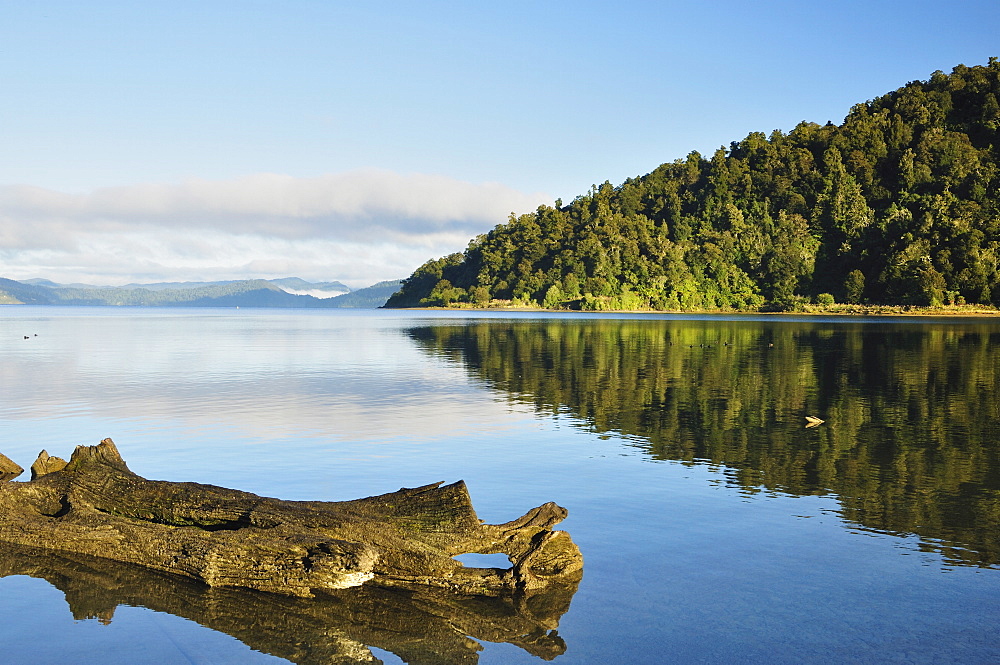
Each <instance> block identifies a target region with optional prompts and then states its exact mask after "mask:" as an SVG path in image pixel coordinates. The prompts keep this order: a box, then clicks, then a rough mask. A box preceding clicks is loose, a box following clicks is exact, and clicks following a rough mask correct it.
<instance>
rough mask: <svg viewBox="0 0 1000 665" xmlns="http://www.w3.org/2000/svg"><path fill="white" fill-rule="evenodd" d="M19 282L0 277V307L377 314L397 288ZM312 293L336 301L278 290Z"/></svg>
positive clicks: (295, 283) (274, 283)
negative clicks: (278, 309)
mask: <svg viewBox="0 0 1000 665" xmlns="http://www.w3.org/2000/svg"><path fill="white" fill-rule="evenodd" d="M32 281H33V282H34V283H27V282H17V281H14V280H10V279H2V278H0V304H19V303H23V304H29V305H84V306H86V305H96V306H144V307H295V308H335V307H336V308H344V307H351V308H370V309H375V308H377V307H380V306H381V305H382V304H383V303H385V301H386V299H387V298H388V297H389V296H390V295H392V293H393V292H394V291H395V290H396V289H397V288H398V287H399V282H398V281H396V282H381V283H379V284H375V285H373V286H370V287H367V288H365V289H359V290H358V291H353V292H350V293H343V291H346V290H348V288H347V287H346V286H344V285H343V284H340V283H339V282H324V283H321V284H310V283H308V282H303V281H302V280H297V279H295V278H289V279H287V280H261V279H258V280H243V281H233V282H214V283H213V282H205V283H176V284H165V283H164V284H150V285H128V286H124V287H107V286H86V285H83V286H79V285H77V286H66V285H60V284H55V283H53V282H47V281H45V280H32ZM282 286H286V287H288V288H293V290H297V289H303V290H308V291H309V292H310V293H317V292H318V293H323V294H325V293H338V292H339V293H341V295H338V296H335V297H323V298H317V297H314V296H313V295H306V294H300V293H295V292H293V293H289V292H287V291H285V290H284V288H281V287H282Z"/></svg>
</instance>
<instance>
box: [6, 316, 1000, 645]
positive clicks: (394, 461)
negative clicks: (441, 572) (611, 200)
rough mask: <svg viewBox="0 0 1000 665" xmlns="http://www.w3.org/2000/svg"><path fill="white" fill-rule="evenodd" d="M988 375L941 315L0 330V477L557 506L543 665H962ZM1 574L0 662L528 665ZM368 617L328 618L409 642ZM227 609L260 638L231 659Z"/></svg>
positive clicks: (144, 322) (94, 586)
mask: <svg viewBox="0 0 1000 665" xmlns="http://www.w3.org/2000/svg"><path fill="white" fill-rule="evenodd" d="M25 335H27V336H28V339H24V336H25ZM35 335H37V337H36V336H35ZM998 349H1000V323H995V322H991V321H990V320H971V319H970V320H962V319H917V320H914V319H834V318H829V319H826V318H816V317H808V318H806V317H803V318H795V317H762V316H758V317H752V316H748V317H699V316H674V317H668V316H655V315H631V316H619V317H613V318H611V317H598V316H588V315H555V314H554V315H548V316H539V315H535V314H532V315H514V316H512V315H508V314H496V313H493V314H477V315H473V316H468V315H463V314H461V313H426V312H422V313H405V312H404V313H400V312H382V311H366V312H361V311H278V310H243V309H241V310H193V309H192V310H173V309H170V310H161V309H113V308H79V309H78V308H34V307H6V308H3V309H0V363H2V367H3V373H2V378H0V394H2V395H3V397H2V401H0V428H2V429H0V431H2V433H3V441H2V443H0V452H3V453H5V454H6V455H7V456H8V457H11V458H12V459H14V460H15V461H17V462H19V463H20V464H21V465H22V466H25V467H27V466H28V465H29V464H30V462H31V461H32V460H33V459H34V458H35V456H36V455H37V453H38V451H39V450H41V449H43V448H44V449H46V450H47V451H48V452H49V453H50V454H53V455H60V456H63V457H68V455H69V454H70V453H71V452H72V448H73V447H74V446H75V445H77V444H95V443H97V442H98V441H100V440H101V439H103V438H105V437H111V438H113V439H114V440H115V442H116V443H117V445H118V447H119V449H120V450H121V452H122V454H123V456H124V457H125V459H126V461H127V462H128V464H129V466H130V468H132V470H134V471H135V472H137V473H139V474H141V475H143V476H146V477H148V478H158V479H169V480H190V481H197V482H203V483H211V484H216V485H223V486H228V487H236V488H239V489H243V490H248V491H252V492H256V493H258V494H263V495H267V496H277V497H281V498H286V499H321V500H341V499H350V498H355V497H359V496H367V495H371V494H378V493H382V492H388V491H393V490H395V489H398V488H399V487H413V486H417V485H422V484H426V483H429V482H435V481H439V480H444V481H449V482H450V481H454V480H457V479H460V478H461V479H464V480H465V481H466V482H467V483H468V485H469V488H470V491H471V494H472V497H473V501H474V503H475V505H476V508H477V511H478V512H479V515H480V517H481V518H483V519H485V520H487V521H489V522H503V521H507V520H510V519H512V518H514V517H517V516H519V515H520V514H522V513H523V512H525V511H526V510H527V509H529V508H531V507H533V506H535V505H538V504H540V503H543V502H545V501H550V500H551V501H556V502H557V503H559V504H560V505H563V506H565V507H567V508H568V509H569V512H570V516H569V518H568V519H567V520H566V521H565V522H564V523H563V524H562V525H561V526H560V528H564V529H565V530H567V531H569V532H570V534H571V535H572V537H573V539H574V541H575V542H576V543H577V544H578V545H579V546H580V548H581V550H582V551H583V554H584V557H585V567H584V579H583V582H582V583H581V584H580V586H579V589H578V590H577V591H576V593H575V595H573V596H572V602H571V604H570V606H569V609H568V611H565V613H561V610H560V611H556V612H555V613H554V615H553V616H551V617H549V618H550V619H552V620H553V621H557V622H558V629H557V633H558V634H557V636H556V635H555V634H552V633H549V634H548V635H545V636H544V639H545V640H546V641H545V648H546V649H548V650H547V651H542V655H544V656H545V657H552V656H555V657H556V658H557V662H562V663H608V662H629V663H662V662H679V663H689V662H720V663H722V662H742V663H755V662H762V663H763V662H768V663H802V662H861V663H867V662H871V663H886V662H889V663H893V662H898V663H925V662H926V663H942V662H945V663H947V662H955V663H973V662H991V661H996V660H997V659H998V658H1000V638H997V637H996V616H998V614H997V611H998V609H1000V570H998V569H997V568H998V565H1000V436H998V435H1000V424H998V423H1000V394H998V391H1000V356H998ZM806 415H814V416H817V417H820V418H823V419H824V420H825V421H826V422H825V423H824V424H822V425H820V426H817V427H812V428H806V427H805V424H806V422H805V420H804V416H806ZM26 562H27V563H26ZM39 563H43V564H45V565H46V566H48V568H46V569H45V570H44V571H40V570H36V569H37V568H39V566H35V568H36V569H33V568H32V565H34V564H39ZM0 565H3V562H2V561H0ZM472 565H476V564H472ZM6 566H7V567H6V568H2V569H3V570H6V571H7V575H8V576H6V577H3V578H2V579H0V639H2V642H3V644H4V645H5V648H4V659H5V662H10V663H67V662H72V663H109V662H123V663H125V662H128V663H154V662H155V663H166V664H170V663H229V662H232V663H256V662H259V663H270V662H299V663H312V662H377V661H376V660H373V659H375V658H377V659H380V660H382V661H383V662H388V663H391V662H396V663H398V662H404V661H405V660H407V659H408V662H411V663H416V662H456V663H458V662H462V663H471V662H477V661H478V662H479V663H537V662H539V661H540V656H538V655H532V653H531V649H532V648H533V647H530V645H529V646H528V647H526V646H525V645H524V644H523V640H520V641H519V639H517V636H516V635H513V633H511V634H500V633H498V632H496V631H494V632H490V630H487V629H486V628H482V626H481V625H480V623H477V616H478V618H479V619H481V618H482V616H481V615H475V616H473V615H474V613H473V614H470V615H468V616H466V615H462V616H461V617H459V618H456V617H455V616H448V617H444V618H443V620H445V623H447V624H448V625H450V626H452V627H454V626H459V627H460V629H455V630H459V633H461V632H462V631H465V632H464V635H470V636H471V637H472V638H474V639H472V640H469V639H465V638H464V636H463V635H458V634H456V635H449V636H447V637H440V636H439V637H435V636H434V635H437V633H433V631H431V629H430V627H428V628H426V632H427V634H426V635H421V634H419V632H414V633H413V634H412V635H409V633H407V634H408V635H409V637H408V638H407V639H408V640H409V641H405V640H402V641H401V640H400V639H399V634H400V633H399V629H398V626H397V627H396V628H394V629H393V630H395V631H396V632H395V633H393V631H392V630H389V629H388V628H387V627H384V626H383V627H379V626H374V625H370V624H366V623H364V622H363V621H362V622H361V623H360V624H359V623H358V621H357V619H356V616H355V615H357V614H363V613H362V612H360V611H355V612H354V613H353V614H351V616H353V617H355V618H351V619H347V618H345V617H344V616H343V612H342V610H343V608H340V609H336V608H333V607H331V608H329V609H324V610H323V612H324V613H319V610H318V609H317V604H314V605H311V606H310V605H305V606H304V605H294V604H293V605H280V604H278V605H275V604H274V601H272V600H271V599H269V598H266V597H265V598H258V597H253V598H251V599H249V600H248V597H244V596H238V597H235V598H230V597H229V596H225V595H224V594H214V593H213V594H207V593H206V592H205V590H204V589H201V588H199V587H197V585H195V586H192V585H189V584H187V583H185V582H182V581H177V580H171V579H166V580H164V579H160V578H150V577H149V576H148V575H146V574H144V573H143V572H142V571H138V572H136V571H123V570H119V569H117V568H115V569H108V570H105V569H103V568H101V567H100V566H96V567H95V566H89V564H87V565H81V564H80V562H58V561H55V559H52V558H51V557H49V558H46V557H44V555H41V554H38V553H31V554H30V555H18V556H16V557H14V556H11V557H8V560H7V563H6ZM88 566H89V567H88ZM33 571H34V572H33ZM43 572H44V575H47V579H58V580H62V582H60V583H61V584H62V586H60V589H61V590H62V591H60V590H59V589H56V588H55V587H53V586H51V585H50V584H49V583H48V582H46V581H45V580H44V579H40V578H38V577H29V576H28V575H30V574H36V575H42V573H43ZM44 575H43V576H44ZM108 579H113V580H116V581H115V585H116V586H115V589H116V592H115V593H117V595H115V593H111V592H110V591H109V590H108V588H107V584H104V583H102V582H101V581H100V580H108ZM67 580H69V581H67ZM102 584H104V586H103V587H102ZM143 589H148V590H153V589H155V594H152V595H150V593H151V591H150V593H147V594H146V595H144V593H143ZM64 593H65V595H66V599H68V600H69V601H70V606H72V607H73V608H74V610H73V611H74V612H76V615H77V618H76V619H74V618H73V617H74V615H73V614H71V612H70V609H69V607H68V606H67V600H64V598H63V596H64ZM109 594H110V595H109ZM98 601H100V602H98ZM380 602H384V599H378V598H366V599H364V600H361V599H359V600H358V603H372V605H371V607H379V608H381V609H379V612H380V613H381V614H380V616H382V615H385V616H391V617H393V618H394V620H397V621H398V622H400V623H399V625H403V624H405V626H406V627H407V628H406V630H407V631H417V628H414V626H418V627H419V626H420V625H425V624H422V623H421V622H426V621H428V619H427V615H426V614H425V615H420V617H417V616H416V615H413V614H412V609H413V608H400V607H397V606H395V605H394V606H393V607H392V608H387V607H386V606H384V605H379V604H378V603H380ZM116 605H117V609H114V608H115V606H116ZM557 605H558V603H557ZM251 606H252V607H255V608H264V609H256V610H255V611H256V612H257V613H258V615H260V614H273V615H274V616H275V617H280V618H282V620H283V621H285V622H286V623H284V624H282V623H280V622H278V623H275V624H274V625H273V626H270V627H267V626H262V627H261V628H260V629H259V630H256V631H250V632H248V631H246V630H245V629H244V628H241V623H240V616H241V615H240V611H241V610H240V607H251ZM359 606H360V605H359ZM220 607H221V608H224V611H223V610H219V609H218V608H220ZM365 607H368V606H365ZM433 607H435V608H438V609H440V605H433ZM559 607H562V606H559ZM88 608H91V609H88ZM93 608H97V609H93ZM211 608H215V609H214V610H212V609H211ZM268 608H270V609H268ZM435 611H438V610H435ZM88 612H90V614H88ZM213 612H214V613H213ZM317 613H319V614H317ZM369 614H371V612H369ZM88 616H89V617H91V618H87V617H88ZM317 617H318V618H317ZM414 617H416V618H414ZM421 617H422V618H421ZM199 621H200V622H201V623H199ZM407 622H409V623H407ZM202 624H204V625H202ZM269 625H270V624H269ZM431 625H435V626H436V625H437V624H434V623H433V621H431V622H430V623H427V624H426V626H431ZM547 630H548V629H547ZM227 631H228V632H227ZM269 631H270V632H269ZM404 632H405V631H404ZM515 632H516V631H515ZM292 633H295V634H292ZM432 633H433V634H432ZM234 634H235V635H236V636H238V637H239V638H240V639H242V640H243V641H242V642H241V641H240V639H237V637H234V636H233V635H234ZM333 634H336V635H337V636H338V637H337V640H339V641H337V642H336V644H335V645H333V643H331V642H330V640H331V639H332V638H331V637H330V635H333ZM39 635H44V636H45V637H44V639H39ZM391 635H395V638H393V637H390V636H391ZM442 635H443V633H442ZM418 638H419V639H418ZM459 638H462V639H459ZM296 639H297V640H298V643H297V644H296ZM435 639H438V640H439V643H434V640H435ZM310 642H311V644H310ZM321 642H322V644H320V643H321ZM418 643H421V647H420V648H421V649H430V651H429V652H425V651H417V650H415V648H416V647H415V646H414V645H416V644H418ZM560 645H561V646H560ZM310 648H311V651H310ZM255 649H256V650H255ZM323 649H326V651H324V650H323ZM330 649H333V651H331V650H330ZM435 649H436V651H435ZM536 651H537V650H536ZM262 652H268V653H270V654H279V655H282V656H283V657H281V658H279V657H277V656H275V655H268V653H262ZM333 653H335V654H336V658H337V660H333V657H332V656H331V655H330V654H333ZM109 654H110V655H109ZM429 654H430V655H429ZM323 658H325V660H323ZM115 659H118V660H115Z"/></svg>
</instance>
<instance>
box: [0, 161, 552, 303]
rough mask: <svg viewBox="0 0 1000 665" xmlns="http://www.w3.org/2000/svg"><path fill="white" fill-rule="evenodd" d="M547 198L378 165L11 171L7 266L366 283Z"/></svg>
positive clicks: (2, 226) (0, 246)
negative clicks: (43, 179) (20, 179)
mask: <svg viewBox="0 0 1000 665" xmlns="http://www.w3.org/2000/svg"><path fill="white" fill-rule="evenodd" d="M546 201H547V198H546V197H545V196H544V195H541V194H531V195H528V194H524V193H521V192H518V191H516V190H513V189H511V188H509V187H506V186H504V185H501V184H498V183H482V184H473V183H468V182H463V181H459V180H454V179H451V178H446V177H443V176H436V175H426V174H408V175H404V174H398V173H394V172H390V171H381V170H374V169H366V170H360V171H352V172H348V173H340V174H330V175H324V176H319V177H316V178H293V177H291V176H284V175H275V174H256V175H250V176H246V177H242V178H237V179H233V180H225V181H207V180H191V181H187V182H184V183H180V184H141V185H131V186H125V187H113V188H105V189H98V190H94V191H93V192H90V193H86V194H66V193H62V192H56V191H52V190H47V189H42V188H39V187H32V186H27V185H6V186H0V259H2V263H3V267H4V274H3V275H0V276H4V277H11V278H13V279H26V278H29V277H47V278H49V279H54V280H56V281H84V282H94V283H105V284H117V283H125V282H132V281H158V280H161V279H169V280H179V279H192V280H202V279H238V278H242V277H278V276H291V275H294V276H299V277H303V278H305V279H316V280H327V279H340V280H341V281H345V282H347V283H349V284H351V285H352V286H364V285H366V284H369V283H372V282H373V281H378V280H381V279H390V278H395V277H403V276H406V275H407V274H409V273H410V272H411V271H412V270H413V269H414V268H415V267H416V266H418V265H420V264H421V263H422V262H423V261H425V260H427V259H429V258H433V257H436V256H440V255H441V254H445V253H448V252H453V251H459V250H461V249H463V248H464V247H465V245H466V244H467V243H468V241H469V239H470V238H471V237H473V236H474V235H476V234H478V233H482V232H484V231H486V230H488V229H490V228H492V227H493V226H495V225H496V224H498V223H500V222H503V221H505V220H506V218H507V215H508V214H509V213H510V212H517V213H521V212H527V211H530V210H532V209H534V208H535V207H537V206H538V205H539V204H541V203H544V202H546Z"/></svg>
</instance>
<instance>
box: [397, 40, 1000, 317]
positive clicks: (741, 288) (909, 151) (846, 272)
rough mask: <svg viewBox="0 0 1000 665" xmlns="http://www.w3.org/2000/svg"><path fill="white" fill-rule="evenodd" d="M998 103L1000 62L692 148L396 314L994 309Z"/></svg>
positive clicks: (454, 269) (492, 242)
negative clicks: (418, 310)
mask: <svg viewBox="0 0 1000 665" xmlns="http://www.w3.org/2000/svg"><path fill="white" fill-rule="evenodd" d="M998 97H1000V60H998V59H997V58H990V60H989V63H988V64H987V65H982V66H973V67H967V66H965V65H958V66H956V67H955V68H954V69H953V70H952V72H951V73H950V74H945V73H943V72H941V71H937V72H934V74H932V76H931V77H930V79H929V80H927V81H913V82H910V83H907V84H906V85H904V86H903V87H901V88H899V89H898V90H895V91H893V92H890V93H888V94H886V95H884V96H881V97H878V98H876V99H874V100H871V101H867V102H863V103H859V104H856V105H855V106H854V107H853V108H852V109H851V110H850V113H848V115H847V117H846V118H845V120H844V121H843V123H842V124H840V125H834V124H833V123H830V122H827V123H826V124H825V125H820V124H817V123H813V122H801V123H800V124H799V125H797V126H796V127H795V128H794V129H793V130H791V131H790V132H788V133H784V132H782V131H779V130H775V131H773V132H771V133H770V134H769V135H765V134H764V133H761V132H754V133H751V134H749V135H748V136H747V137H746V138H744V139H742V140H740V141H734V142H732V143H731V144H730V146H729V147H728V148H726V147H720V148H719V149H718V150H716V151H715V153H714V154H712V155H710V156H703V155H701V154H699V153H698V152H692V153H690V154H689V155H688V156H687V157H686V158H685V159H678V160H675V161H673V162H670V163H666V164H663V165H661V166H659V167H658V168H656V169H655V170H654V171H652V172H651V173H649V174H647V175H644V176H641V177H637V178H630V179H628V180H626V181H625V182H624V183H622V184H620V185H617V186H614V185H612V184H611V183H610V182H605V183H604V184H602V185H600V186H593V187H591V189H590V191H588V192H587V193H586V194H584V195H581V196H578V197H577V198H576V199H574V200H573V201H572V202H570V203H568V204H564V203H563V202H562V201H561V200H556V201H555V202H554V204H553V205H551V206H549V205H543V206H540V207H539V208H538V209H537V210H536V211H534V212H532V213H528V214H523V215H514V214H511V216H510V218H509V219H508V221H507V222H506V223H503V224H500V225H498V226H497V227H495V228H494V229H493V230H491V231H489V232H488V233H486V234H483V235H481V236H479V237H477V238H474V239H473V240H472V241H471V242H470V243H469V246H468V248H467V249H466V250H465V251H464V252H460V253H455V254H451V255H449V256H445V257H442V258H438V259H433V260H430V261H428V262H426V263H425V264H424V265H422V266H421V267H420V268H418V269H417V270H416V271H415V272H414V273H413V274H412V275H411V276H410V277H409V278H407V279H406V280H404V281H403V285H402V288H401V289H400V290H399V291H398V292H397V293H396V294H394V295H393V296H392V297H391V298H390V299H389V301H388V302H387V303H386V306H387V307H426V306H439V307H455V306H458V307H463V306H465V307H468V306H472V307H480V308H482V307H505V306H513V307H518V306H520V307H530V308H541V309H548V310H560V309H566V310H584V311H609V310H610V311H617V310H624V311H635V310H666V311H811V310H812V308H816V307H820V308H825V309H826V310H827V311H836V312H837V313H869V312H868V310H869V309H870V308H872V307H882V306H895V307H899V308H900V309H901V310H902V309H903V308H907V307H909V308H919V307H927V308H931V309H932V310H935V311H950V310H947V309H946V308H951V307H956V308H959V311H961V308H963V307H968V306H970V305H976V306H978V307H974V308H972V309H973V311H975V312H977V313H979V312H980V311H983V312H985V311H993V310H994V309H995V307H996V306H997V305H1000V286H998V285H1000V199H998V196H997V191H998V187H1000V103H998ZM846 306H851V307H846ZM905 311H911V310H905Z"/></svg>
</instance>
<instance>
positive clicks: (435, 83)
mask: <svg viewBox="0 0 1000 665" xmlns="http://www.w3.org/2000/svg"><path fill="white" fill-rule="evenodd" d="M998 35H1000V3H997V2H995V0H993V1H992V2H955V3H951V4H947V5H945V4H943V3H939V2H935V3H932V2H923V1H919V2H909V3H899V2H881V1H879V0H871V1H869V2H853V1H850V2H839V3H833V2H785V1H759V2H753V3H750V2H735V1H730V0H726V1H722V2H671V1H667V2H632V1H628V0H624V1H622V2H618V3H596V2H586V1H584V2H562V1H559V0H553V1H548V2H520V1H508V2H503V3H485V2H417V1H411V2H390V1H379V0H374V1H370V2H365V3H341V2H334V1H330V0H326V1H323V2H311V1H308V2H307V1H296V0H285V1H284V2H263V1H254V0H242V1H241V2H228V1H224V2H213V1H211V0H202V1H201V2H187V1H184V0H172V1H171V2H160V1H158V0H151V1H145V2H101V1H99V0H97V1H95V0H91V1H89V2H38V3H3V6H2V7H0V276H5V277H11V278H14V279H27V278H31V277H47V278H51V279H56V280H58V281H87V282H93V283H105V284H121V283H127V282H132V281H159V280H166V279H169V280H184V279H189V280H205V279H235V278H242V277H282V276H290V275H295V276H300V277H303V278H306V279H314V280H328V279H330V280H332V279H339V280H341V281H344V282H345V283H348V284H350V285H352V286H364V285H366V284H369V283H372V282H374V281H378V280H381V279H390V278H397V277H403V276H406V275H408V274H409V273H410V272H411V271H412V270H413V269H414V268H416V267H417V266H418V265H419V264H420V263H422V262H423V261H424V260H426V259H428V258H432V257H436V256H440V255H442V254H444V253H448V252H451V251H457V250H461V249H462V248H464V246H465V245H466V244H467V242H468V240H469V239H470V238H471V237H473V236H474V235H476V234H477V233H481V232H483V231H485V230H487V229H489V228H491V227H493V226H494V225H496V224H497V223H500V222H502V221H504V219H505V218H506V217H507V215H508V213H510V212H518V213H521V212H528V211H530V210H532V209H533V208H534V207H536V206H537V205H538V204H539V203H543V202H547V203H551V202H552V201H553V200H554V199H556V198H562V199H564V200H567V201H568V200H571V199H572V198H573V197H574V196H576V195H578V194H581V193H584V192H585V191H586V190H587V189H588V188H589V187H590V186H591V185H592V184H595V183H601V182H603V181H605V180H610V181H611V182H612V183H615V184H617V183H619V182H621V181H622V180H624V179H625V178H628V177H631V176H636V175H641V174H644V173H648V172H649V171H651V170H652V169H653V168H655V167H656V166H657V165H659V164H660V163H662V162H666V161H671V160H673V159H676V158H681V157H684V156H685V155H686V154H687V153H688V152H690V151H691V150H699V151H701V152H703V153H710V152H711V151H712V150H714V149H715V148H717V147H719V146H721V145H728V144H729V142H730V141H733V140H738V139H740V138H742V137H744V136H745V135H746V134H747V133H749V132H751V131H764V132H770V131H771V130H773V129H782V130H786V131H787V130H789V129H791V128H792V127H794V126H795V125H796V124H797V123H798V122H800V121H802V120H809V121H815V122H826V121H827V120H832V121H833V122H835V123H839V122H840V121H842V120H843V117H844V115H845V114H846V113H847V111H848V110H849V109H850V107H851V105H852V104H854V103H857V102H860V101H864V100H867V99H871V98H873V97H875V96H878V95H881V94H884V93H886V92H888V91H890V90H894V89H896V88H898V87H899V86H901V85H903V84H905V83H906V82H907V81H911V80H914V79H926V78H928V77H929V76H930V74H931V73H932V72H933V71H935V70H937V69H941V70H943V71H946V72H947V71H950V70H951V68H952V67H953V66H954V65H956V64H959V63H962V64H966V65H976V64H985V63H986V61H987V59H988V58H989V56H993V55H1000V37H998Z"/></svg>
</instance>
